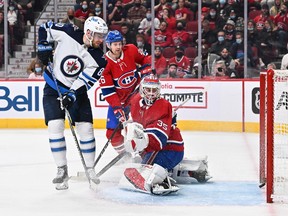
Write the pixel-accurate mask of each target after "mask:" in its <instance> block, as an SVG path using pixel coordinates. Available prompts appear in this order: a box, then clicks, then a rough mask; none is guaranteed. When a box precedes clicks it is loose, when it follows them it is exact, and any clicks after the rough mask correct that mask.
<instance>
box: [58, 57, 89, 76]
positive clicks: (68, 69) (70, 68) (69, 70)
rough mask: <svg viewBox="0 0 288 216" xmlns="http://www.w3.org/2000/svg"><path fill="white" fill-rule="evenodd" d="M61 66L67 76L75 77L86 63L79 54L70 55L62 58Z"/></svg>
mask: <svg viewBox="0 0 288 216" xmlns="http://www.w3.org/2000/svg"><path fill="white" fill-rule="evenodd" d="M60 68H61V71H62V73H63V74H64V75H65V76H68V77H74V76H77V75H79V73H81V72H82V71H83V68H84V63H83V61H82V60H81V59H80V58H79V57H78V56H74V55H69V56H66V57H65V58H64V59H63V60H62V62H61V66H60Z"/></svg>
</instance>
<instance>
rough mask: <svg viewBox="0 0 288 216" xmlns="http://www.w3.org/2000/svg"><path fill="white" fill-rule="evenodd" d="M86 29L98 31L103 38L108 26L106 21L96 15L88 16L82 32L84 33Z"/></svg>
mask: <svg viewBox="0 0 288 216" xmlns="http://www.w3.org/2000/svg"><path fill="white" fill-rule="evenodd" d="M87 30H90V31H91V32H93V34H94V33H98V34H99V35H102V37H103V38H105V36H106V34H107V32H108V26H107V24H106V22H105V21H104V20H103V19H102V18H100V17H97V16H91V17H88V18H87V19H86V21H85V23H84V33H85V34H86V32H87Z"/></svg>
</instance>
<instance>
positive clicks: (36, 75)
mask: <svg viewBox="0 0 288 216" xmlns="http://www.w3.org/2000/svg"><path fill="white" fill-rule="evenodd" d="M28 79H41V80H44V77H43V65H41V64H40V63H36V64H35V67H34V72H32V73H31V74H30V75H29V77H28Z"/></svg>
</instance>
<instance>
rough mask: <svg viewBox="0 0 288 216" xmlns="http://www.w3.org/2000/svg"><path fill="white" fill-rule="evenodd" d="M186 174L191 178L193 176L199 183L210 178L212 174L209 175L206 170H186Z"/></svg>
mask: <svg viewBox="0 0 288 216" xmlns="http://www.w3.org/2000/svg"><path fill="white" fill-rule="evenodd" d="M188 175H189V176H190V177H192V178H195V179H196V180H197V181H198V182H199V183H205V182H207V181H208V180H209V179H211V178H212V176H210V175H209V174H208V172H207V171H206V170H205V171H198V172H197V171H188Z"/></svg>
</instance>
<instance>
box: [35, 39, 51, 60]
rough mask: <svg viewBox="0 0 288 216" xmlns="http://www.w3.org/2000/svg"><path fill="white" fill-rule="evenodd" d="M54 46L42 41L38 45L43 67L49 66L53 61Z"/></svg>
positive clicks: (38, 53) (38, 54)
mask: <svg viewBox="0 0 288 216" xmlns="http://www.w3.org/2000/svg"><path fill="white" fill-rule="evenodd" d="M52 51H53V47H52V44H50V43H48V41H41V42H39V43H38V51H37V56H38V58H39V59H40V60H41V62H42V63H43V65H48V62H50V61H52V55H53V54H52Z"/></svg>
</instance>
